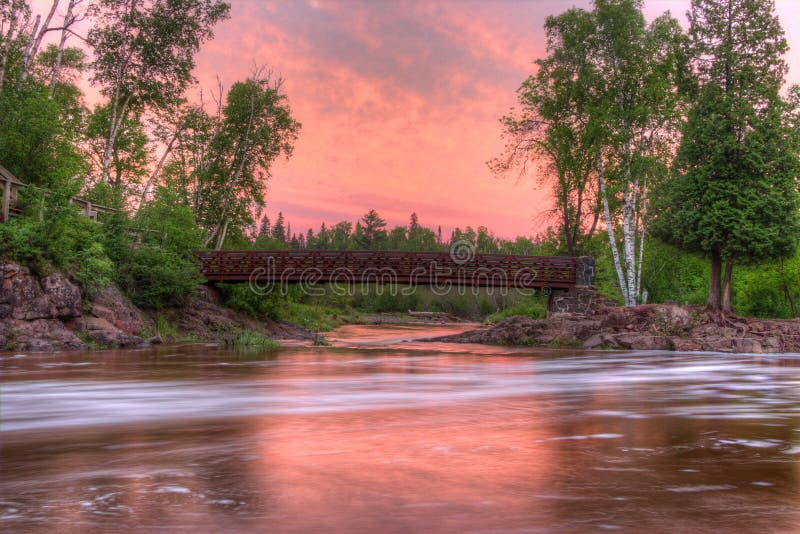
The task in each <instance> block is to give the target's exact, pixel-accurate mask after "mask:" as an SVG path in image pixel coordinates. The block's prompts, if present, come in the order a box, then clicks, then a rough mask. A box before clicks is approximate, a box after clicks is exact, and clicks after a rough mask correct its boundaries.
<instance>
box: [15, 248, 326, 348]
mask: <svg viewBox="0 0 800 534" xmlns="http://www.w3.org/2000/svg"><path fill="white" fill-rule="evenodd" d="M156 316H160V317H161V318H162V320H161V321H158V323H161V324H169V325H170V332H169V335H170V336H172V337H175V338H176V339H186V340H197V341H211V342H231V341H234V340H235V339H236V338H237V337H238V336H239V335H241V334H242V333H244V332H255V333H258V334H261V335H262V336H264V337H268V338H274V339H313V338H314V336H315V334H314V333H313V332H311V331H310V330H306V329H305V328H302V327H300V326H298V325H295V324H292V323H285V322H279V321H266V322H264V321H256V320H254V319H251V318H249V317H246V316H244V315H242V314H240V313H237V312H235V311H233V310H230V309H227V308H224V307H222V306H221V301H220V298H219V295H218V294H217V293H216V292H215V291H214V290H213V289H211V288H208V287H205V286H201V287H199V288H198V291H197V295H196V296H195V297H192V298H191V299H189V301H188V302H186V303H185V305H184V306H182V307H181V308H178V309H173V310H163V311H159V312H158V313H157V314H155V313H149V314H148V313H145V312H143V311H142V310H140V309H138V308H137V307H136V306H134V305H133V304H132V303H131V302H130V300H128V298H127V297H125V296H124V295H123V294H122V293H121V292H120V291H119V290H118V289H117V288H116V287H113V286H110V287H107V288H105V289H103V290H102V291H100V292H98V293H97V294H96V295H94V296H91V297H88V296H84V295H83V294H82V293H81V290H80V288H78V286H77V285H75V284H74V283H73V282H72V281H70V279H69V277H68V276H66V274H64V273H62V272H59V271H55V272H53V273H50V274H49V275H47V276H45V277H38V276H35V275H34V274H33V273H31V272H30V270H29V269H28V268H26V267H23V266H20V265H17V264H15V263H13V262H7V261H1V260H0V351H54V350H85V349H87V348H113V347H142V346H148V345H150V344H152V343H159V342H161V341H162V334H163V332H160V331H159V328H158V327H157V321H156V320H154V317H156Z"/></svg>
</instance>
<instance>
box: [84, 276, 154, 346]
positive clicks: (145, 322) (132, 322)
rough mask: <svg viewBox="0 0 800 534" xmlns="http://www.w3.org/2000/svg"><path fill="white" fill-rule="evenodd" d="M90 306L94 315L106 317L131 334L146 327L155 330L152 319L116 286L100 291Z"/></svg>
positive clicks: (137, 332) (118, 327)
mask: <svg viewBox="0 0 800 534" xmlns="http://www.w3.org/2000/svg"><path fill="white" fill-rule="evenodd" d="M89 308H90V310H91V314H92V315H93V316H95V317H98V318H100V319H105V320H106V321H108V322H109V323H111V324H112V325H114V326H115V327H116V328H117V329H119V330H120V331H122V332H123V333H125V334H127V335H129V336H138V335H140V334H141V333H142V331H143V330H145V329H146V328H149V329H150V330H155V328H154V325H153V324H152V321H151V320H150V319H148V318H147V317H146V316H145V315H144V314H143V313H142V312H141V311H140V310H139V308H137V307H136V306H134V305H133V303H132V302H131V301H130V300H129V299H128V297H126V296H125V295H123V294H122V292H120V290H119V289H117V288H116V287H115V286H108V287H106V288H105V289H103V290H102V291H100V293H98V294H97V295H96V296H95V297H94V298H93V299H92V301H91V302H90V305H89Z"/></svg>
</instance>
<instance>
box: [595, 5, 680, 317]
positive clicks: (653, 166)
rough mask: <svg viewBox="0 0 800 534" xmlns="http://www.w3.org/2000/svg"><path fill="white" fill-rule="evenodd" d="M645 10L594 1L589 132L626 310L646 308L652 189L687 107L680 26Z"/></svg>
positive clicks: (661, 171)
mask: <svg viewBox="0 0 800 534" xmlns="http://www.w3.org/2000/svg"><path fill="white" fill-rule="evenodd" d="M641 7H642V3H641V1H640V0H596V2H595V9H594V12H593V16H594V19H595V24H596V31H595V33H594V35H593V36H592V37H591V41H592V44H591V52H590V53H591V57H592V64H593V69H594V70H593V74H592V76H593V78H594V80H593V82H592V83H591V84H590V86H591V87H590V90H589V99H590V100H591V102H592V106H593V110H592V112H591V115H592V119H591V120H592V124H591V125H590V126H589V130H590V131H591V132H592V136H593V142H594V154H595V166H596V172H597V180H598V185H599V191H600V199H601V202H602V206H603V214H604V219H605V225H606V230H607V232H608V237H609V245H610V247H611V252H612V257H613V260H614V268H615V270H616V274H617V279H618V282H619V286H620V290H621V293H622V297H623V300H624V302H625V305H627V306H633V305H636V304H638V303H639V302H641V295H642V283H641V272H642V269H641V261H642V259H643V248H644V239H645V235H646V232H645V227H644V223H645V219H644V217H643V215H644V213H645V210H646V206H647V200H648V199H647V190H648V183H652V182H653V181H654V180H657V179H658V178H659V177H661V176H664V175H665V174H666V168H667V166H666V162H667V161H668V157H669V154H670V152H671V150H672V149H673V147H674V146H675V145H676V144H677V139H678V137H677V132H678V130H677V127H678V124H679V122H678V121H679V118H680V113H679V111H680V108H681V107H680V102H681V100H680V93H679V91H678V83H679V81H680V77H681V72H682V70H681V68H682V62H681V57H682V56H681V43H682V41H683V34H682V31H681V29H680V25H679V24H678V22H677V20H675V19H674V18H672V17H671V16H670V15H669V14H664V15H662V16H661V17H659V18H657V19H655V20H654V21H653V22H652V23H651V24H649V25H648V24H647V23H646V21H645V19H644V15H643V14H642V11H641ZM616 206H618V215H616V216H615V213H614V212H615V210H614V209H613V208H614V207H616ZM617 224H619V226H620V227H621V237H620V238H619V239H618V238H617V235H616V229H617ZM618 242H619V243H618ZM619 245H621V247H620V246H619ZM620 249H621V250H620Z"/></svg>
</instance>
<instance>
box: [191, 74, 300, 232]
mask: <svg viewBox="0 0 800 534" xmlns="http://www.w3.org/2000/svg"><path fill="white" fill-rule="evenodd" d="M282 85H283V81H282V80H280V79H278V80H273V79H272V77H271V75H270V73H264V72H263V71H262V70H260V69H259V70H257V71H256V72H255V73H254V74H253V76H252V77H251V78H248V79H247V80H245V81H244V82H237V83H235V84H234V85H233V86H232V87H231V89H230V91H229V92H228V95H227V99H226V104H225V106H224V108H222V111H221V118H220V121H221V123H220V126H219V128H218V129H217V133H216V135H215V136H214V137H213V138H212V139H211V142H210V146H209V151H210V156H209V158H208V166H207V168H206V169H205V171H204V172H205V178H204V179H203V180H204V182H205V183H206V186H205V188H204V194H205V195H206V198H207V201H206V205H207V208H208V212H207V214H206V217H207V220H206V221H205V224H207V225H208V228H209V233H208V237H207V238H206V245H208V244H210V243H211V242H212V241H214V240H215V239H216V242H217V244H216V248H220V247H221V246H222V243H223V242H224V240H225V233H226V231H227V227H228V225H229V224H231V223H232V224H234V225H240V224H243V223H249V220H250V218H251V213H252V208H253V205H255V206H262V205H263V203H264V195H265V192H266V191H265V183H266V180H267V179H268V178H269V177H270V175H271V174H270V169H271V166H272V163H273V162H274V161H275V160H276V159H277V158H278V157H280V156H285V157H286V158H288V157H290V156H291V154H292V151H293V148H294V147H293V143H294V141H295V140H296V139H297V135H298V132H299V130H300V123H299V122H297V121H296V120H295V119H294V118H293V117H292V113H291V108H290V107H289V104H288V101H287V100H288V99H287V97H286V95H285V94H284V93H283V92H282V91H281V87H282Z"/></svg>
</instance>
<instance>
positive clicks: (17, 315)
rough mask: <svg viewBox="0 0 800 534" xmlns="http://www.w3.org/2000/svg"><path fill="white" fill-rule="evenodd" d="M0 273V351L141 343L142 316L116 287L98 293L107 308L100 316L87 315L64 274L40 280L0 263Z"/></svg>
mask: <svg viewBox="0 0 800 534" xmlns="http://www.w3.org/2000/svg"><path fill="white" fill-rule="evenodd" d="M0 274H2V279H1V281H2V286H0V350H33V351H46V350H72V349H85V348H87V345H86V342H85V341H84V340H86V341H92V342H94V343H96V344H98V345H100V346H104V347H130V346H138V345H142V344H143V343H144V342H143V341H142V339H141V338H139V337H137V336H136V334H139V333H141V330H142V325H143V319H142V317H141V312H139V310H137V309H136V308H135V307H134V306H133V305H132V304H131V303H130V302H129V301H128V300H127V299H125V297H123V296H122V295H121V294H120V293H119V291H118V290H117V289H116V288H108V289H107V290H105V291H103V292H102V293H101V295H100V298H101V299H104V300H101V302H104V303H106V307H105V308H102V304H101V305H100V307H99V308H97V309H98V310H99V311H100V314H98V315H95V314H94V312H95V307H94V306H92V305H89V306H88V307H89V308H90V309H91V310H92V311H91V312H90V314H89V315H85V314H84V311H83V310H84V303H83V299H82V296H81V291H80V289H79V288H78V286H76V285H75V284H73V283H72V282H71V281H70V280H69V279H68V278H67V276H66V275H65V274H64V273H62V272H59V271H54V272H52V273H50V274H48V275H47V276H45V277H42V278H41V279H40V278H39V277H37V276H35V275H34V274H32V273H31V272H30V270H29V269H28V268H26V267H22V266H20V265H17V264H15V263H12V262H3V261H0ZM106 310H107V311H106ZM102 314H106V315H107V317H102V316H101V315H102ZM121 327H122V328H126V329H127V330H123V329H122V328H121Z"/></svg>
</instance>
